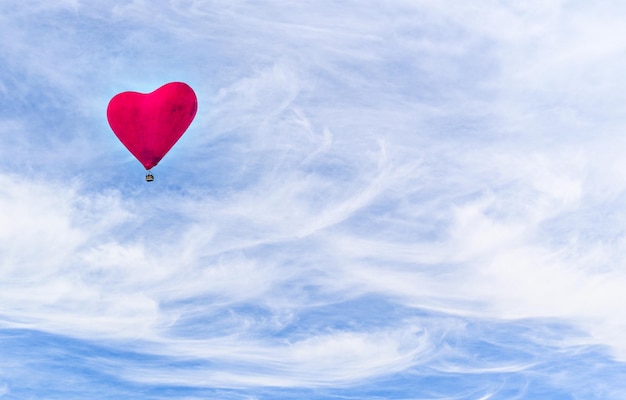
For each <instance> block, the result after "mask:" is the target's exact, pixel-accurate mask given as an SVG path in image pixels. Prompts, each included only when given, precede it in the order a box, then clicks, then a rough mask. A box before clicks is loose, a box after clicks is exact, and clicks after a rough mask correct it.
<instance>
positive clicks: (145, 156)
mask: <svg viewBox="0 0 626 400" xmlns="http://www.w3.org/2000/svg"><path fill="white" fill-rule="evenodd" d="M197 110H198V99H197V98H196V94H195V93H194V91H193V89H191V87H189V85H187V84H186V83H182V82H171V83H168V84H165V85H163V86H161V87H160V88H158V89H157V90H155V91H154V92H152V93H138V92H123V93H119V94H117V95H115V96H114V97H113V98H112V99H111V101H109V106H108V107H107V119H108V121H109V125H110V126H111V129H112V130H113V133H115V135H116V136H117V137H118V139H119V140H120V141H121V142H122V144H123V145H124V146H126V148H127V149H128V151H130V152H131V153H132V154H133V155H134V156H135V157H136V158H137V160H139V162H140V163H141V164H142V165H143V166H144V168H145V169H146V171H147V172H146V181H148V182H152V181H153V180H154V176H153V175H152V172H151V171H150V170H151V169H152V168H153V167H154V166H155V165H157V164H158V163H159V161H161V159H162V158H163V157H164V156H165V154H167V152H168V151H169V150H170V149H171V148H172V146H174V144H175V143H176V142H177V141H178V139H180V137H181V136H182V135H183V133H185V131H186V130H187V128H188V127H189V125H190V124H191V121H193V118H194V117H195V116H196V111H197Z"/></svg>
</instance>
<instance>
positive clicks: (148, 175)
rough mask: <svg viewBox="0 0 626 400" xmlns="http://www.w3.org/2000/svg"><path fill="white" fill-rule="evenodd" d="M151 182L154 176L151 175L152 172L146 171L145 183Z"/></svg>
mask: <svg viewBox="0 0 626 400" xmlns="http://www.w3.org/2000/svg"><path fill="white" fill-rule="evenodd" d="M152 181H154V175H152V172H150V171H148V173H147V174H146V182H152Z"/></svg>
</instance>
